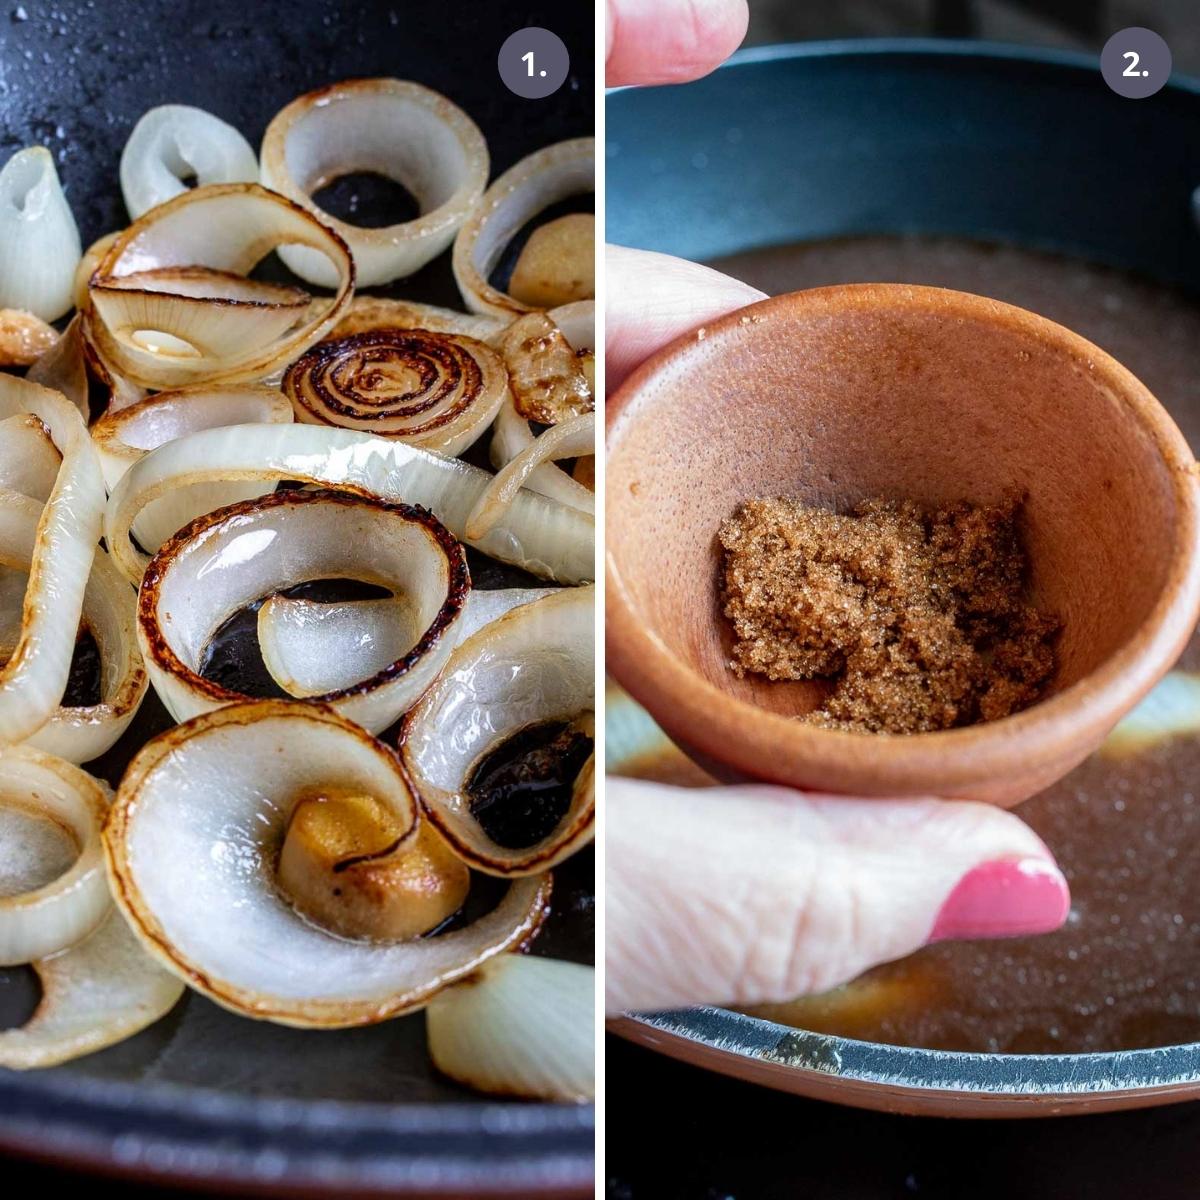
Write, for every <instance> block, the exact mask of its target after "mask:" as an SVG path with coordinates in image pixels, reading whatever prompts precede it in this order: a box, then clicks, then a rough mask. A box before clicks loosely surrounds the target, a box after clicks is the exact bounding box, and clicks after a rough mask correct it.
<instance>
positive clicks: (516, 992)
mask: <svg viewBox="0 0 1200 1200" xmlns="http://www.w3.org/2000/svg"><path fill="white" fill-rule="evenodd" d="M595 989H596V972H595V969H594V968H592V967H585V966H581V965H579V964H578V963H570V962H557V961H555V960H554V959H549V958H533V957H530V956H528V955H524V954H502V955H500V956H498V957H497V958H493V959H491V960H490V961H489V962H486V963H484V964H483V966H482V967H480V968H479V970H478V971H476V972H474V973H473V974H472V975H471V976H470V977H469V978H467V979H464V980H463V981H462V982H461V983H456V984H454V985H453V986H452V987H448V988H446V990H445V991H443V992H441V993H439V994H438V995H437V996H435V997H434V998H433V1000H431V1001H430V1003H429V1008H428V1010H427V1011H426V1014H425V1028H426V1031H427V1033H428V1036H429V1056H430V1057H431V1058H432V1059H433V1065H434V1066H435V1067H437V1069H438V1070H439V1071H441V1072H442V1074H443V1075H448V1076H450V1078H451V1079H454V1080H457V1081H458V1082H459V1083H462V1084H465V1085H466V1086H467V1087H470V1088H474V1089H475V1090H476V1091H479V1092H487V1093H491V1094H493V1095H501V1096H524V1097H526V1098H527V1099H530V1100H552V1101H559V1102H568V1103H569V1102H575V1103H583V1102H585V1101H588V1100H591V1099H593V1097H594V1096H595V1094H596V1070H595V1061H596V1056H595V1050H596V1016H595V1014H596V991H595Z"/></svg>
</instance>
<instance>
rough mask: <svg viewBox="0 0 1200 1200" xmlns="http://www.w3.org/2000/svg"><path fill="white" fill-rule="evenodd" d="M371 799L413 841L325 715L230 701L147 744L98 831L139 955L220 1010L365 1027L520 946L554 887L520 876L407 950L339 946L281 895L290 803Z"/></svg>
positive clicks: (393, 787)
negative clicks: (494, 899)
mask: <svg viewBox="0 0 1200 1200" xmlns="http://www.w3.org/2000/svg"><path fill="white" fill-rule="evenodd" d="M350 794H360V795H369V796H371V797H373V798H374V799H375V800H376V801H378V802H380V803H382V804H384V805H386V806H387V807H388V808H389V809H391V810H392V811H393V812H394V813H395V815H396V817H397V819H398V820H401V821H402V823H403V824H405V825H408V826H411V828H412V830H414V831H415V830H416V828H417V826H416V825H415V823H414V818H415V809H414V807H413V801H412V797H411V793H410V792H409V790H408V786H407V784H406V782H405V780H404V776H403V773H402V772H401V770H400V768H399V765H398V763H397V762H396V759H395V756H394V755H393V754H392V753H391V752H390V751H389V750H388V749H387V747H385V746H384V745H382V744H381V743H379V742H377V741H375V740H374V739H373V738H372V737H370V736H369V735H368V734H366V733H365V732H364V731H363V730H361V729H359V728H357V727H356V726H355V725H353V724H351V723H350V722H348V721H345V720H343V719H342V718H340V717H339V716H337V714H336V713H334V712H333V711H332V710H330V709H328V708H326V707H324V706H322V705H313V704H304V703H298V702H296V701H284V700H259V701H253V702H249V703H243V704H237V705H231V706H229V707H226V708H222V709H218V710H217V711H215V712H212V713H207V714H205V715H203V716H200V717H196V718H195V719H194V720H192V721H189V722H187V723H186V724H184V725H180V726H178V727H177V728H175V729H171V730H168V731H167V732H166V733H164V734H161V735H160V736H159V737H157V738H155V739H154V740H153V741H151V742H149V743H148V744H147V745H146V746H145V747H144V748H143V749H142V750H141V752H140V753H139V754H138V755H137V757H136V758H135V759H134V760H133V762H132V763H131V764H130V767H129V770H128V771H127V772H126V774H125V778H124V779H123V780H122V782H121V787H120V791H119V793H118V796H117V800H116V803H115V804H114V806H113V808H112V810H111V814H110V816H109V819H108V822H107V824H106V826H105V830H104V843H105V851H106V856H107V861H108V869H109V875H110V879H111V881H112V885H113V893H114V895H115V896H116V899H117V903H118V904H119V905H120V907H121V909H122V910H123V911H124V913H125V915H126V917H127V918H128V920H129V922H130V925H131V926H132V928H133V929H134V931H135V932H136V933H137V934H138V936H139V937H140V938H141V940H142V942H143V944H144V945H145V946H146V948H147V949H148V950H149V951H150V952H151V954H153V955H154V956H155V957H156V958H157V959H158V960H159V961H160V962H162V963H163V965H164V966H166V967H167V968H168V970H171V971H173V972H174V973H175V974H177V975H178V976H180V978H182V979H184V980H185V981H186V982H187V983H189V984H190V985H191V986H192V987H194V988H196V989H197V990H198V991H200V992H203V993H204V994H205V995H207V996H209V997H210V998H211V999H213V1000H215V1001H216V1002H217V1003H218V1004H222V1005H224V1006H225V1007H227V1008H230V1009H232V1010H234V1011H235V1012H240V1013H243V1014H245V1015H246V1016H250V1017H257V1018H262V1019H265V1020H271V1021H277V1022H280V1023H282V1024H286V1025H297V1026H307V1027H312V1028H327V1029H330V1028H341V1027H345V1026H351V1025H365V1024H370V1023H372V1022H376V1021H382V1020H384V1019H386V1018H388V1017H393V1016H397V1015H399V1014H400V1013H403V1012H408V1011H411V1010H413V1009H416V1008H420V1007H421V1006H423V1005H424V1004H425V1003H427V1002H428V1000H429V998H430V997H431V996H432V995H434V994H435V993H436V992H438V991H439V990H440V989H441V988H443V987H445V986H447V985H448V984H450V983H453V982H454V981H455V980H456V979H459V978H461V977H462V976H464V975H466V974H469V973H470V972H471V971H473V970H475V969H476V968H477V967H479V966H480V965H481V964H482V963H483V962H485V961H486V960H487V959H489V958H491V957H492V956H493V955H495V954H498V953H500V952H501V951H503V950H506V949H508V948H509V947H511V946H513V945H516V944H518V943H520V942H522V941H524V940H525V939H527V938H528V937H529V936H530V934H531V933H533V932H534V931H535V930H536V929H537V927H538V925H539V924H540V922H541V920H542V918H543V916H544V913H545V910H546V905H547V901H548V897H549V878H548V877H547V876H541V877H536V878H530V879H523V880H519V881H517V882H516V883H514V884H513V885H512V886H511V887H510V888H509V889H508V891H507V893H506V894H505V895H504V897H503V899H502V900H501V901H500V903H499V905H498V906H497V907H496V908H495V909H493V910H492V911H491V912H490V913H488V914H487V915H486V916H484V917H481V918H479V919H477V920H475V921H473V922H472V923H471V924H469V925H467V926H466V927H465V928H461V929H456V930H453V931H451V932H447V933H442V934H439V935H436V936H428V937H423V938H418V939H416V940H413V941H403V942H390V943H388V942H366V941H356V940H351V939H349V938H345V937H339V936H335V935H333V934H331V933H328V932H326V931H325V930H323V929H321V928H320V927H318V926H316V925H314V924H313V923H312V922H311V921H310V920H308V919H306V918H304V917H302V916H301V915H300V914H299V913H298V912H297V911H296V910H295V909H294V908H293V907H292V906H291V905H290V904H289V903H288V902H287V900H286V899H285V898H284V896H283V895H282V894H281V892H280V890H279V889H278V887H277V886H276V881H275V870H276V855H277V853H278V847H279V844H280V841H281V839H282V837H283V834H284V830H285V828H286V826H287V824H288V821H289V819H290V816H291V813H292V811H293V809H294V808H295V806H296V804H297V803H298V802H299V801H301V800H303V799H306V798H309V797H313V796H321V795H350Z"/></svg>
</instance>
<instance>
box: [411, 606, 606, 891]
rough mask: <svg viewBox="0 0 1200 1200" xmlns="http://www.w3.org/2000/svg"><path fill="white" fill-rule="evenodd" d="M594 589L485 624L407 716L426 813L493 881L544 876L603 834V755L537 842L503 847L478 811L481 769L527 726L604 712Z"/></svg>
mask: <svg viewBox="0 0 1200 1200" xmlns="http://www.w3.org/2000/svg"><path fill="white" fill-rule="evenodd" d="M594 605H595V589H594V588H564V589H563V590H561V591H559V592H556V593H555V594H554V595H552V596H549V597H547V598H546V599H545V600H539V601H537V603H535V604H526V605H524V606H523V607H521V608H517V609H514V610H513V611H512V612H510V613H509V614H508V615H507V616H504V617H501V618H500V620H498V621H494V622H492V624H490V625H485V626H484V627H483V629H481V630H480V631H479V632H478V633H476V634H475V635H474V636H473V637H470V638H468V639H467V640H466V641H465V642H463V643H462V645H461V646H459V647H458V648H457V649H456V650H455V651H454V653H453V654H452V655H451V656H450V661H449V662H448V663H447V664H446V669H445V671H444V672H443V673H442V675H441V676H440V677H439V679H438V680H437V682H436V683H435V684H434V685H433V686H432V687H431V688H430V689H429V691H428V692H426V693H425V695H424V696H422V697H421V699H420V701H419V702H418V703H417V704H416V706H415V707H414V708H413V709H412V710H411V711H410V712H409V713H408V715H407V716H406V717H405V719H404V724H403V726H402V728H401V733H400V757H401V759H402V761H403V763H404V768H405V770H406V771H407V773H408V777H409V779H410V780H411V781H412V784H413V788H414V790H415V791H416V793H417V796H418V798H419V799H420V801H421V804H422V807H423V808H424V810H425V812H426V813H427V814H428V815H429V818H430V819H431V820H432V822H433V823H434V824H435V825H436V826H437V827H438V829H439V830H440V831H441V833H442V834H443V836H444V837H445V838H446V840H447V841H448V842H449V843H450V845H451V846H452V847H453V848H454V850H455V851H456V852H457V853H458V855H459V856H460V857H461V858H463V859H465V860H466V861H467V862H468V863H470V864H471V865H472V866H473V867H476V868H478V869H479V870H481V871H486V872H488V873H489V874H492V875H507V876H514V875H527V874H530V873H532V872H536V871H544V870H546V869H547V868H548V867H551V866H553V865H554V864H555V863H558V862H561V861H562V860H563V859H564V858H567V857H568V856H569V855H571V854H573V853H574V852H575V851H576V850H578V849H579V847H580V846H582V845H584V844H585V843H586V842H588V841H589V840H590V839H591V838H592V836H593V834H594V822H595V780H594V774H593V772H594V759H589V760H588V762H587V763H586V764H585V766H584V768H583V770H582V771H581V772H580V775H579V777H578V778H577V779H576V781H575V785H574V788H573V791H572V797H571V801H570V805H569V807H568V809H567V812H566V814H565V815H564V816H563V818H562V819H561V821H560V822H559V823H558V825H557V826H556V828H554V829H553V830H552V831H551V832H550V833H549V834H548V835H547V836H546V837H544V838H542V839H541V840H540V841H538V842H536V843H535V844H533V845H531V846H528V847H523V848H512V847H507V846H501V845H499V844H497V843H496V842H495V841H494V839H493V838H491V837H490V836H489V835H488V833H487V832H486V831H485V829H484V828H483V826H482V825H481V824H480V823H479V821H478V820H477V819H476V817H475V816H474V814H473V813H472V809H471V801H470V796H469V795H468V784H469V782H470V778H471V775H472V772H473V770H474V768H475V766H476V765H477V764H479V763H480V762H481V761H482V760H483V759H484V758H485V757H486V756H487V755H488V754H489V753H490V752H491V751H493V750H495V749H496V748H498V747H499V746H500V745H502V744H503V743H504V742H505V741H506V740H507V739H508V738H509V737H511V736H512V735H514V734H516V733H519V732H520V731H521V730H522V729H524V728H526V727H528V726H530V725H533V724H536V723H539V722H545V721H568V722H570V721H573V720H575V719H576V718H578V717H580V716H581V714H586V713H589V712H592V711H593V710H594V709H595V678H594V677H595V633H594V621H595V613H594Z"/></svg>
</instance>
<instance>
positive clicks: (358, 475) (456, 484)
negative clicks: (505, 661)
mask: <svg viewBox="0 0 1200 1200" xmlns="http://www.w3.org/2000/svg"><path fill="white" fill-rule="evenodd" d="M492 478H493V477H492V476H491V475H489V474H488V473H487V472H486V471H481V470H480V469H479V468H478V467H473V466H471V465H470V464H468V463H464V462H462V461H460V460H459V459H453V458H443V457H442V456H440V455H436V454H430V453H429V452H428V451H426V450H420V449H418V448H417V447H415V446H406V445H404V444H403V443H401V442H396V441H394V440H392V439H389V438H377V437H372V436H370V435H369V434H364V433H358V432H356V431H355V430H352V429H333V428H329V427H326V426H319V425H299V424H297V425H240V426H234V427H231V428H227V429H208V430H203V431H202V432H200V433H193V434H188V435H187V436H186V437H182V438H179V439H177V440H176V441H173V442H168V443H167V444H166V445H164V446H160V447H159V448H158V449H157V450H152V451H151V452H150V453H149V454H147V455H146V457H145V458H143V459H142V460H141V461H140V462H138V463H135V464H134V466H133V467H131V468H130V469H129V471H128V472H126V474H125V476H124V478H123V479H122V480H121V482H120V483H119V484H118V485H117V487H116V489H115V490H114V491H113V494H112V496H111V497H110V499H109V504H108V512H107V515H106V518H105V527H104V528H105V538H106V540H107V542H108V545H109V547H110V550H111V553H112V555H113V557H114V559H115V560H116V562H117V565H118V566H119V567H120V568H121V570H122V571H123V572H124V574H125V576H126V578H128V579H129V580H130V581H131V582H133V583H135V584H136V583H138V582H140V580H141V578H142V573H143V571H144V570H145V568H146V564H147V563H148V562H149V556H148V555H146V554H143V553H141V552H140V551H139V550H138V549H137V548H136V547H135V546H134V545H133V543H132V542H131V541H130V540H129V532H130V529H131V528H132V526H133V522H134V521H135V519H136V518H137V515H138V514H139V513H140V512H141V511H142V509H143V508H145V507H146V505H147V504H149V503H151V502H152V501H154V500H157V499H158V498H159V497H160V496H165V495H167V494H168V493H169V492H171V491H172V490H173V489H175V488H177V487H179V486H180V485H181V484H184V483H212V482H217V481H221V480H241V481H245V480H251V479H292V480H296V481H297V482H300V483H312V484H317V485H318V486H325V487H334V488H346V489H349V490H353V491H359V492H366V493H369V494H371V495H374V496H378V497H379V498H381V499H383V500H386V501H404V502H405V503H409V504H420V505H422V506H424V507H425V508H428V509H429V510H430V511H431V512H432V513H433V514H434V516H436V517H437V518H438V520H439V521H441V523H442V524H443V525H445V526H446V527H447V529H449V530H450V532H451V533H453V534H454V535H455V536H456V537H460V538H461V537H462V536H463V534H464V533H465V529H466V523H467V517H468V515H469V514H470V512H471V510H472V509H473V508H474V506H475V503H476V501H477V500H478V499H479V497H480V496H482V495H483V493H484V492H485V491H486V489H487V487H488V485H489V484H490V483H491V481H492ZM594 535H595V521H594V519H593V518H592V517H590V516H589V515H588V514H586V513H581V512H579V511H577V510H575V509H572V508H567V507H566V506H565V505H562V504H556V503H555V502H554V501H553V500H549V499H547V498H546V497H544V496H538V495H536V494H534V493H532V492H529V491H521V492H519V493H518V494H517V496H516V497H515V498H514V499H513V502H512V504H511V505H510V506H509V508H508V510H507V512H506V513H505V515H504V518H503V519H502V520H501V521H500V523H499V524H497V525H496V526H495V527H494V528H493V529H492V530H491V531H490V532H489V533H488V534H487V536H486V537H484V538H481V539H479V540H478V541H475V542H472V544H473V545H474V546H476V547H477V548H478V549H480V550H482V551H483V552H484V553H485V554H489V555H491V556H492V557H493V558H497V559H499V560H500V561H501V562H507V563H511V564H512V565H514V566H518V567H522V568H524V569H525V570H527V571H530V572H532V573H533V574H535V575H539V576H541V577H542V578H547V579H554V580H557V581H558V582H560V583H578V582H580V581H581V580H585V579H592V578H594V574H595V550H594V545H593V539H594ZM156 548H157V547H147V549H151V550H153V549H156Z"/></svg>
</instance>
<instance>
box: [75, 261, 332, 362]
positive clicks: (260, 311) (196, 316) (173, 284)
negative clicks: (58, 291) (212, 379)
mask: <svg viewBox="0 0 1200 1200" xmlns="http://www.w3.org/2000/svg"><path fill="white" fill-rule="evenodd" d="M90 294H91V302H92V307H93V308H94V309H95V311H96V314H97V316H98V317H99V319H100V320H101V321H103V322H104V324H105V325H106V326H107V327H108V330H109V332H110V333H111V334H113V335H114V336H116V337H118V338H121V337H124V336H126V335H128V336H129V337H130V339H131V340H132V341H133V342H135V343H137V344H138V345H140V346H162V345H164V344H170V339H176V340H178V341H180V342H182V343H183V346H182V347H181V349H180V353H182V354H183V355H184V356H185V357H190V356H195V355H202V356H205V357H207V358H210V359H227V358H230V357H234V356H236V355H238V354H241V353H245V352H248V351H252V350H260V349H262V348H263V347H265V346H269V345H271V344H272V343H273V342H276V341H277V340H278V339H279V338H280V337H282V336H283V334H285V333H286V332H287V331H288V330H289V329H291V328H293V326H295V325H296V324H297V322H298V321H299V320H300V318H301V317H303V316H305V315H306V314H307V312H308V310H309V306H310V305H311V303H312V297H311V296H310V295H309V294H308V293H307V292H306V291H304V290H303V289H302V288H295V287H288V286H286V285H283V284H278V283H260V282H259V281H258V280H257V279H243V278H242V276H240V275H235V274H234V273H233V272H231V271H214V270H211V269H210V268H208V267H158V268H156V269H154V270H150V271H131V272H129V274H127V275H119V276H113V277H111V278H109V279H107V280H106V281H105V282H103V283H98V282H95V281H93V283H92V287H91V293H90ZM163 333H166V334H168V335H169V338H163V337H162V336H161V335H162V334H163ZM156 353H159V354H163V355H168V356H169V352H167V351H164V350H162V349H159V350H157V351H156Z"/></svg>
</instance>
